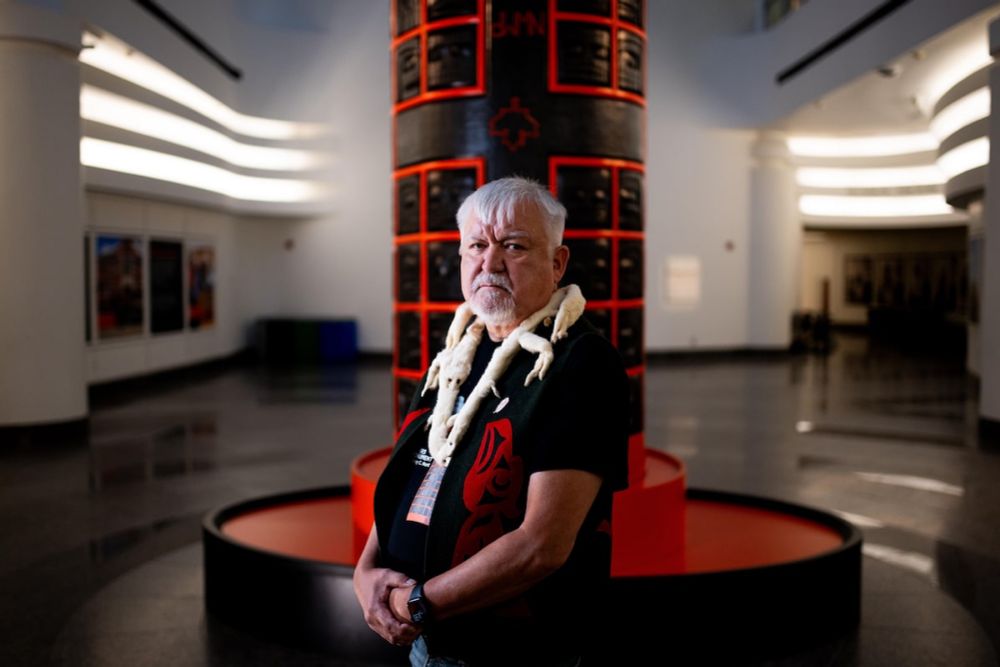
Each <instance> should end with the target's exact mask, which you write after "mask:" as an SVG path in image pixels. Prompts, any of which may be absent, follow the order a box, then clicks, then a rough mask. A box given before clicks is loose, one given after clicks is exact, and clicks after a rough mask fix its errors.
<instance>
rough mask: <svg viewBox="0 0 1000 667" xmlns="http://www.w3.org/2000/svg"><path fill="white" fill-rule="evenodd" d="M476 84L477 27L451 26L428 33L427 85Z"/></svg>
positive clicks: (431, 87)
mask: <svg viewBox="0 0 1000 667" xmlns="http://www.w3.org/2000/svg"><path fill="white" fill-rule="evenodd" d="M474 85H476V29H475V28H472V27H461V28H449V29H447V30H439V31H437V32H432V33H430V34H428V35H427V88H428V90H441V89H442V88H461V87H464V86H474Z"/></svg>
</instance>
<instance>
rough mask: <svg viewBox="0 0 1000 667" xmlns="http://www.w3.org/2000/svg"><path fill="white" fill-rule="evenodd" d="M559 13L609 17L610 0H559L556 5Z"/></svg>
mask: <svg viewBox="0 0 1000 667" xmlns="http://www.w3.org/2000/svg"><path fill="white" fill-rule="evenodd" d="M556 6H557V8H558V9H559V11H561V12H574V13H576V14H595V15H597V16H604V17H607V16H610V14H611V0H559V2H558V4H557V5H556Z"/></svg>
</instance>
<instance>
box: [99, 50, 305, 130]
mask: <svg viewBox="0 0 1000 667" xmlns="http://www.w3.org/2000/svg"><path fill="white" fill-rule="evenodd" d="M84 44H85V48H84V49H83V51H81V52H80V62H82V63H85V64H87V65H90V66H91V67H94V68H96V69H99V70H102V71H104V72H107V73H108V74H111V75H113V76H116V77H118V78H120V79H124V80H126V81H128V82H130V83H133V84H135V85H137V86H140V87H142V88H145V89H146V90H150V91H152V92H154V93H156V94H158V95H162V96H163V97H166V98H167V99H170V100H173V101H174V102H177V103H178V104H182V105H184V106H186V107H187V108H189V109H191V110H193V111H196V112H197V113H199V114H201V115H203V116H205V117H206V118H209V119H211V120H213V121H215V122H217V123H219V124H220V125H222V126H223V127H225V128H227V129H229V130H231V131H232V132H235V133H237V134H241V135H244V136H246V137H254V138H258V139H285V140H287V139H302V138H309V137H315V136H318V135H319V134H321V133H322V131H323V126H322V125H320V124H316V123H296V122H291V121H284V120H275V119H272V118H260V117H256V116H248V115H246V114H241V113H239V112H238V111H235V110H234V109H232V108H230V107H229V106H227V105H226V104H225V103H223V102H222V101H221V100H219V99H217V98H215V97H213V96H212V95H209V94H208V93H207V92H205V91H204V90H202V89H201V88H199V87H198V86H196V85H194V84H193V83H191V82H190V81H188V80H187V79H185V78H183V77H182V76H180V75H178V74H176V73H175V72H173V71H172V70H170V69H168V68H166V67H164V66H163V65H161V64H160V63H158V62H156V61H155V60H153V59H152V58H150V57H149V56H146V55H145V54H143V53H140V52H139V51H136V50H135V49H132V48H131V47H130V46H128V45H127V44H125V43H124V42H122V41H121V40H118V39H116V38H114V37H112V36H110V35H102V36H97V35H95V34H93V33H90V32H86V33H84Z"/></svg>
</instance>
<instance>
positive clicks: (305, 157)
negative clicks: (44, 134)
mask: <svg viewBox="0 0 1000 667" xmlns="http://www.w3.org/2000/svg"><path fill="white" fill-rule="evenodd" d="M80 116H81V117H82V118H83V119H85V120H89V121H92V122H95V123H100V124H102V125H108V126H110V127H116V128H119V129H122V130H127V131H129V132H134V133H136V134H141V135H143V136H147V137H152V138H154V139H159V140H161V141H167V142H169V143H172V144H176V145H178V146H184V147H185V148H190V149H193V150H196V151H198V152H200V153H204V154H206V155H211V156H213V157H217V158H219V159H221V160H225V161H226V162H228V163H229V164H231V165H234V166H238V167H248V168H251V169H267V170H272V171H302V170H307V169H313V168H317V167H320V166H322V161H321V160H320V158H319V156H318V155H316V154H315V153H313V152H310V151H303V150H294V149H287V148H270V147H265V146H252V145H249V144H243V143H240V142H238V141H235V140H233V139H231V138H230V137H228V136H226V135H225V134H222V133H221V132H217V131H216V130H213V129H211V128H209V127H206V126H204V125H201V124H200V123H196V122H194V121H192V120H188V119H187V118H182V117H181V116H178V115H176V114H172V113H170V112H167V111H163V110H162V109H158V108H156V107H154V106H150V105H148V104H143V103H141V102H136V101H135V100H131V99H129V98H127V97H123V96H121V95H116V94H114V93H110V92H108V91H106V90H102V89H100V88H96V87H94V86H91V85H84V86H83V87H82V88H81V90H80Z"/></svg>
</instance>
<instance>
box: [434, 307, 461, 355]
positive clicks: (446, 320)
mask: <svg viewBox="0 0 1000 667" xmlns="http://www.w3.org/2000/svg"><path fill="white" fill-rule="evenodd" d="M454 317H455V313H453V312H447V313H428V314H427V346H428V347H427V352H428V353H429V354H430V359H433V358H434V355H436V354H437V353H438V352H440V351H441V350H443V349H444V342H445V340H446V339H447V338H448V327H449V326H451V321H452V319H453V318H454Z"/></svg>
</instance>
